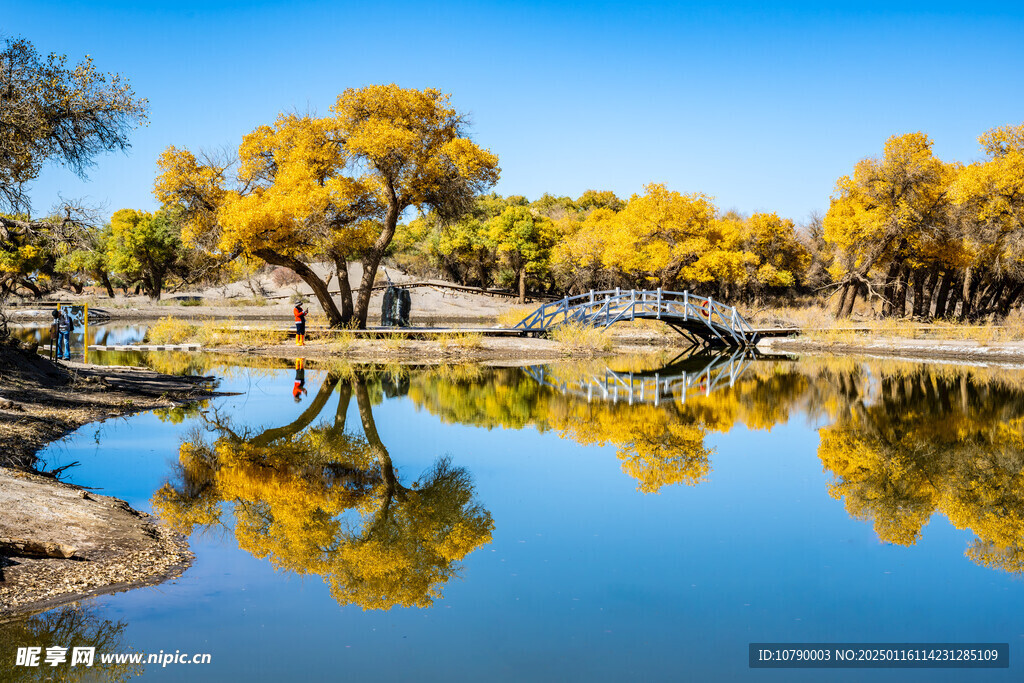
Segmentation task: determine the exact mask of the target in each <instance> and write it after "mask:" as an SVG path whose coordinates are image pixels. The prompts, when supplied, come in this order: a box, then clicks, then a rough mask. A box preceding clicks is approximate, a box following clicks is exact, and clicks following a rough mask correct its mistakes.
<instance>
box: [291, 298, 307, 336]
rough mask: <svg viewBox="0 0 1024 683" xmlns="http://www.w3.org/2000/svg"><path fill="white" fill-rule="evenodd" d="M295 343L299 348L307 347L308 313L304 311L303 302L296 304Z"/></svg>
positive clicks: (294, 312)
mask: <svg viewBox="0 0 1024 683" xmlns="http://www.w3.org/2000/svg"><path fill="white" fill-rule="evenodd" d="M292 313H293V314H294V315H295V343H296V344H298V345H299V346H305V345H306V311H304V310H302V302H301V301H300V302H299V303H297V304H295V310H293V311H292Z"/></svg>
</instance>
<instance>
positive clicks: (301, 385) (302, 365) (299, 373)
mask: <svg viewBox="0 0 1024 683" xmlns="http://www.w3.org/2000/svg"><path fill="white" fill-rule="evenodd" d="M305 393H306V359H305V358H296V359H295V386H294V387H292V396H294V397H295V402H296V403H299V402H301V401H302V395H303V394H305Z"/></svg>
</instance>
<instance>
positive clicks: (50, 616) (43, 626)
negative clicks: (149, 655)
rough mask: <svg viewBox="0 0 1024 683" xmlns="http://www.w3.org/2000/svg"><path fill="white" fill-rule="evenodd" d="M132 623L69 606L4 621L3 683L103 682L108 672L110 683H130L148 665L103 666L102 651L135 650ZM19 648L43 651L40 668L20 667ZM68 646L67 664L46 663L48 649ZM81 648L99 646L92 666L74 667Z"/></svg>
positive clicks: (0, 639) (0, 626)
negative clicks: (129, 633) (50, 682)
mask: <svg viewBox="0 0 1024 683" xmlns="http://www.w3.org/2000/svg"><path fill="white" fill-rule="evenodd" d="M126 628H127V624H125V622H123V621H111V620H109V619H103V618H101V617H100V612H99V611H98V610H97V608H95V607H92V606H90V605H88V604H73V605H65V606H63V607H58V608H56V609H52V610H50V611H48V612H45V613H43V614H36V615H33V616H30V617H28V618H26V619H21V620H19V621H11V622H7V623H0V644H2V645H0V680H2V681H48V680H62V681H79V680H97V677H98V675H99V672H100V671H102V676H103V680H105V681H126V680H128V679H130V678H134V677H135V676H139V675H141V674H142V672H143V669H144V668H145V666H144V665H142V664H131V663H122V664H102V666H101V663H100V653H124V654H128V653H131V652H134V649H133V648H132V647H130V646H129V645H128V644H127V642H126V641H125V629H126ZM19 647H38V648H41V654H40V657H39V661H40V666H36V667H28V666H19V665H18V664H17V656H16V651H17V649H18V648H19ZM50 647H59V648H67V650H66V657H67V661H66V662H65V663H63V664H58V665H57V666H56V667H51V666H49V665H47V664H46V663H45V662H44V661H43V660H44V658H45V657H46V652H47V648H50ZM75 648H94V653H93V655H94V657H93V662H92V666H86V665H85V664H84V663H79V664H76V665H75V666H71V662H72V657H73V653H74V650H75Z"/></svg>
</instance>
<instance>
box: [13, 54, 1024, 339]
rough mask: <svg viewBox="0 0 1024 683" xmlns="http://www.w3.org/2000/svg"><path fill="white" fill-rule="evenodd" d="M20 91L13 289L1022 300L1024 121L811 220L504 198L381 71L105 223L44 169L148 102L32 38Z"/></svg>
mask: <svg viewBox="0 0 1024 683" xmlns="http://www.w3.org/2000/svg"><path fill="white" fill-rule="evenodd" d="M0 105H2V106H0V296H4V295H7V294H11V293H21V294H32V295H35V296H41V295H42V294H44V293H46V292H47V291H50V290H52V289H55V288H58V287H69V288H71V289H73V290H75V291H79V292H80V291H82V288H83V287H84V285H85V284H87V283H93V284H95V285H97V286H101V287H103V289H104V290H105V291H106V292H107V294H108V295H110V296H113V294H114V291H115V288H116V287H121V288H123V289H125V290H126V291H127V290H133V291H142V292H145V293H146V294H147V295H149V296H150V297H152V298H154V299H156V298H159V297H160V294H161V292H162V291H164V289H165V288H166V287H167V286H168V285H169V284H171V283H173V286H174V287H182V286H187V285H190V284H197V285H198V284H211V283H215V282H223V281H225V280H226V279H230V278H232V277H235V278H237V277H239V276H240V275H251V274H252V273H253V272H254V271H255V270H256V269H259V268H261V267H262V266H263V265H265V264H269V265H271V266H275V267H277V268H287V269H289V270H291V271H293V272H294V273H295V275H296V276H297V277H298V278H300V279H301V280H302V281H304V282H305V283H306V284H307V285H308V286H309V287H310V288H311V289H312V291H313V294H314V296H316V298H317V299H318V301H319V303H320V305H321V306H322V308H323V310H324V311H325V312H326V314H327V318H328V321H329V323H330V324H331V325H332V326H341V325H354V326H365V324H366V319H367V315H368V312H369V301H370V293H371V290H372V287H373V285H374V284H375V276H376V273H377V269H378V266H379V265H380V264H381V263H382V262H384V259H393V262H394V263H396V264H397V265H399V267H402V268H404V269H405V270H407V271H408V272H411V273H413V274H417V275H434V276H443V277H447V278H450V279H453V280H455V281H457V282H459V283H462V284H467V285H475V286H479V287H482V288H486V289H490V288H495V287H501V288H510V289H513V290H514V291H516V292H517V293H518V295H519V299H520V300H521V301H524V300H525V299H526V297H527V294H528V293H529V292H540V293H546V294H557V295H562V294H576V293H580V292H584V291H587V290H589V289H606V288H614V287H622V288H637V289H639V288H657V287H660V288H663V289H670V290H680V289H690V290H694V291H697V292H699V293H701V294H709V295H712V296H715V297H716V298H719V299H723V300H726V301H731V302H736V303H748V304H749V303H758V302H764V301H768V300H771V301H775V302H781V303H789V302H793V301H795V300H797V299H798V298H799V299H801V300H804V301H806V300H808V299H814V298H824V297H834V302H835V306H836V314H837V315H838V316H840V317H847V316H849V315H851V314H852V312H853V310H854V306H855V304H856V303H857V301H858V300H861V301H863V300H868V301H869V302H870V304H871V306H872V307H873V308H874V309H875V310H876V311H877V312H878V313H880V314H881V315H884V316H890V317H909V316H913V317H915V318H948V319H955V320H964V321H969V320H979V319H983V318H989V317H994V318H999V317H1002V316H1005V315H1007V314H1008V313H1009V311H1010V310H1011V309H1012V308H1014V307H1015V306H1018V305H1019V302H1020V300H1021V295H1022V294H1024V125H1021V126H1016V127H1003V128H995V129H993V130H991V131H989V132H987V133H985V134H984V135H982V136H981V137H980V138H979V140H980V142H981V145H982V149H983V150H984V152H985V154H986V157H987V158H986V160H985V161H981V162H977V163H973V164H968V165H964V164H961V163H956V162H953V163H946V162H943V161H941V160H939V159H937V158H936V157H935V156H934V155H933V153H932V143H931V140H930V139H929V138H928V137H927V136H926V135H923V134H921V133H912V134H907V135H901V136H894V137H892V138H890V139H889V140H888V141H887V142H886V144H885V147H884V150H883V153H882V155H881V156H880V157H878V158H869V159H864V160H862V161H860V162H858V163H857V164H856V165H855V167H854V169H853V173H852V174H851V175H848V176H843V177H842V178H840V179H839V180H838V181H837V183H836V189H835V193H834V195H833V197H832V199H831V203H830V206H829V209H828V212H827V214H826V215H825V216H824V217H816V216H812V217H811V218H810V219H809V220H808V221H807V222H806V223H805V224H803V225H800V226H797V225H796V224H795V223H794V222H793V221H792V220H790V219H788V218H782V217H780V216H778V215H777V214H776V213H772V212H759V213H754V214H752V215H749V216H745V215H740V214H738V213H736V212H732V211H722V210H720V209H719V208H718V207H717V206H716V205H715V204H714V202H713V201H712V198H711V197H708V196H706V195H704V194H700V193H692V194H683V193H680V192H677V191H673V190H670V189H668V188H667V187H665V186H664V185H660V184H651V185H648V186H647V187H646V188H645V189H644V192H643V194H636V195H633V196H632V197H629V198H628V199H622V198H619V197H617V196H616V195H615V194H614V193H612V192H608V191H596V190H588V191H587V192H585V193H583V194H582V195H581V196H579V197H577V198H575V199H574V198H570V197H557V196H552V195H549V194H545V195H544V196H542V197H540V198H539V199H537V200H535V201H532V202H531V201H529V200H527V199H526V198H525V197H521V196H509V197H502V196H500V195H497V194H493V193H491V194H487V192H488V191H489V190H490V189H491V188H492V187H493V186H494V184H495V183H496V182H497V180H498V177H499V174H500V169H499V167H498V158H497V156H496V155H494V154H492V153H491V152H490V151H488V150H486V149H483V148H481V147H479V146H478V145H476V144H475V143H474V142H472V141H471V140H470V139H469V137H468V134H467V131H466V127H467V126H466V119H465V117H464V115H462V114H460V113H459V112H458V111H457V110H455V109H454V108H453V107H452V106H451V104H450V102H449V96H448V95H446V94H443V93H441V92H439V91H437V90H433V89H424V90H415V89H404V88H399V87H398V86H396V85H394V84H391V85H373V86H367V87H364V88H359V89H349V90H346V91H345V92H343V93H342V94H341V95H339V97H338V99H337V101H336V103H335V104H334V106H332V107H331V109H330V112H329V114H328V115H326V116H316V115H312V114H307V115H297V114H282V115H281V116H279V117H278V119H277V121H275V122H274V123H273V125H263V126H259V127H257V128H256V129H255V130H254V131H252V132H251V133H249V134H248V135H245V136H243V137H242V140H241V144H240V145H239V147H238V152H237V155H220V156H217V155H206V154H202V153H198V154H197V153H193V152H191V151H188V150H184V149H178V148H175V147H173V146H172V147H169V148H168V149H167V150H165V152H164V153H163V154H162V155H161V157H160V159H159V161H158V174H157V178H156V183H155V195H156V197H157V199H158V200H159V202H160V204H161V207H162V208H161V209H160V210H159V211H157V212H154V213H149V212H145V211H138V210H134V209H123V210H120V211H118V212H116V213H114V214H113V216H111V217H110V219H109V221H105V220H100V219H98V218H97V217H95V216H90V215H89V213H88V212H86V211H83V210H81V208H80V207H74V206H70V205H66V206H63V207H60V208H59V209H58V210H56V211H55V213H54V215H51V216H47V217H44V218H33V217H32V214H31V206H30V204H29V201H28V196H27V192H26V191H25V188H26V186H27V184H28V183H29V182H31V181H32V180H34V179H35V178H37V177H38V175H39V173H40V170H41V169H42V167H43V165H44V164H46V163H49V162H58V163H62V164H64V165H66V166H68V167H69V168H71V169H72V170H73V171H74V172H76V173H78V174H79V175H84V173H85V170H86V169H87V168H88V166H89V165H91V164H92V163H93V160H94V157H95V156H97V155H98V154H99V153H101V152H104V151H111V150H117V149H125V148H127V147H128V139H127V135H128V132H129V131H130V130H131V129H132V128H133V127H134V126H136V125H138V124H140V123H142V122H144V121H145V119H146V116H147V113H148V103H147V102H146V100H144V99H137V98H136V97H135V95H134V93H133V92H132V90H131V88H130V87H129V86H128V84H127V82H126V81H124V80H123V79H122V78H121V77H120V76H119V75H117V74H102V73H100V72H97V71H96V70H95V69H94V68H93V66H92V63H91V61H89V60H88V59H86V60H85V61H83V62H81V63H80V64H78V65H77V66H76V67H74V68H68V67H67V66H66V60H65V58H64V57H60V56H57V55H49V56H48V57H46V58H43V57H41V56H40V55H39V54H38V53H37V52H36V51H35V49H34V48H33V47H32V46H31V44H30V43H28V42H27V41H24V40H20V39H18V40H8V41H7V42H6V43H5V48H4V49H3V50H2V51H0ZM403 219H404V220H405V222H404V223H403V222H402V221H403ZM353 261H359V262H361V263H362V266H363V274H362V279H361V282H360V283H359V286H358V288H357V289H355V290H353V288H352V287H351V286H350V284H349V277H348V264H349V263H350V262H353ZM316 263H321V264H322V263H326V264H328V267H329V268H330V273H329V274H328V276H327V277H324V276H323V275H322V273H323V269H322V268H320V269H315V268H314V267H313V265H314V264H316ZM335 276H336V277H337V282H338V283H339V288H340V293H339V294H338V295H337V298H335V294H333V293H332V292H331V291H330V289H329V287H330V283H331V281H332V279H333V278H334V277H335Z"/></svg>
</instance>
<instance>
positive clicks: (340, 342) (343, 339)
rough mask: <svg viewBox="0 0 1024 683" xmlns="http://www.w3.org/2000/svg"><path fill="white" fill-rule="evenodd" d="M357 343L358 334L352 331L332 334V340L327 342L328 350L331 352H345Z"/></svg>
mask: <svg viewBox="0 0 1024 683" xmlns="http://www.w3.org/2000/svg"><path fill="white" fill-rule="evenodd" d="M355 343H356V336H355V335H354V334H352V333H350V332H338V333H336V334H333V335H331V337H330V341H328V342H327V343H326V346H327V350H328V351H330V352H331V353H340V354H345V353H348V352H349V351H351V350H352V346H353V345H354V344H355Z"/></svg>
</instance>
